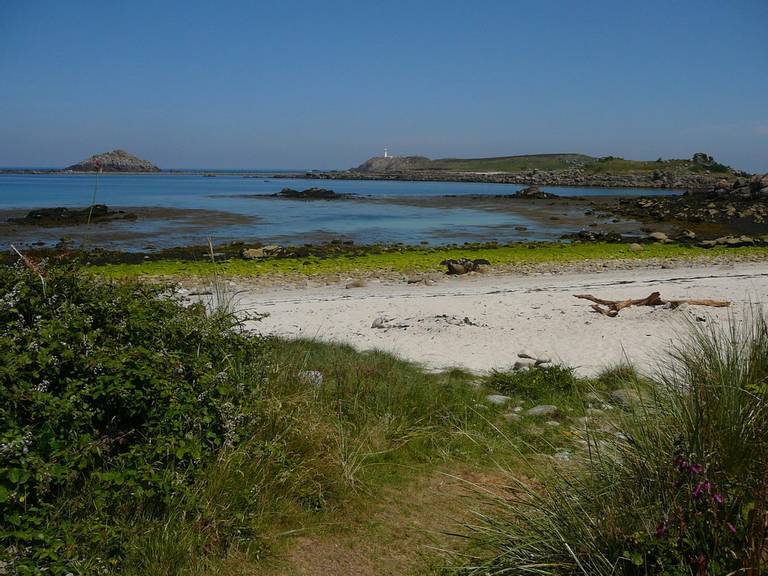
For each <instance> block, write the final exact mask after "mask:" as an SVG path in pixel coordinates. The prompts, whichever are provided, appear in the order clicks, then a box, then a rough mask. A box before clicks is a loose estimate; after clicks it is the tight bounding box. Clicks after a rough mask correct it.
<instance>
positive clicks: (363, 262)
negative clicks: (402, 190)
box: [88, 243, 768, 278]
mask: <svg viewBox="0 0 768 576" xmlns="http://www.w3.org/2000/svg"><path fill="white" fill-rule="evenodd" d="M767 255H768V248H766V247H740V248H726V247H722V246H718V247H714V248H709V249H707V248H699V247H695V246H686V245H681V244H647V245H645V249H644V250H643V251H641V252H632V251H630V250H629V247H628V246H627V245H626V244H608V243H583V244H582V243H570V244H560V243H531V244H527V243H526V244H512V245H508V246H499V247H482V248H476V247H471V246H468V247H464V248H461V247H456V248H436V249H420V248H413V247H407V248H406V247H403V248H402V249H398V250H396V251H386V252H380V253H377V252H371V253H364V254H350V255H336V256H330V257H307V258H274V259H268V260H241V259H232V260H226V261H222V262H216V263H213V262H210V261H208V260H205V259H201V260H200V261H196V262H189V261H179V260H157V261H148V262H144V263H140V264H104V265H95V266H90V267H89V268H88V269H89V270H90V271H92V272H93V273H95V274H98V275H99V276H103V277H107V278H137V277H163V276H186V277H190V276H193V277H210V276H211V275H212V274H214V273H218V274H220V275H223V276H267V275H289V276H299V277H302V276H316V275H329V274H355V273H364V272H370V271H389V272H402V273H409V272H426V271H435V270H443V267H442V266H441V265H440V262H442V261H443V260H446V259H452V258H453V259H456V258H462V257H469V258H473V259H474V258H485V259H487V260H488V261H490V262H491V264H492V265H493V266H515V265H534V264H540V263H547V262H561V263H568V262H580V261H588V260H617V259H627V260H644V259H649V258H707V257H715V256H724V257H733V258H738V257H755V258H758V257H759V258H762V257H765V256H767Z"/></svg>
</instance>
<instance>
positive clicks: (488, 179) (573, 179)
mask: <svg viewBox="0 0 768 576" xmlns="http://www.w3.org/2000/svg"><path fill="white" fill-rule="evenodd" d="M416 158H419V157H416ZM372 160H373V159H372ZM388 160H389V159H388ZM392 160H404V159H403V158H400V159H392ZM368 162H370V160H369V161H368ZM393 166H397V164H396V163H395V164H393ZM274 177H275V178H289V177H290V178H295V175H281V174H276V175H275V176H274ZM302 177H303V178H306V179H310V180H403V181H411V182H482V183H488V184H525V185H528V186H576V187H581V188H583V187H587V188H588V187H594V188H669V189H685V190H708V189H711V188H712V186H713V185H714V184H715V183H716V182H717V181H718V180H720V179H722V177H723V176H722V175H717V174H708V173H706V171H704V172H701V173H693V172H688V173H685V172H676V171H664V170H658V171H656V172H644V173H630V174H611V173H592V172H589V171H588V170H585V169H583V168H569V169H566V170H526V171H523V172H495V173H481V172H449V171H444V170H421V169H418V170H402V169H396V168H389V169H381V170H372V169H366V170H360V168H359V167H358V168H356V169H355V170H350V171H343V172H308V173H306V174H304V175H303V176H302Z"/></svg>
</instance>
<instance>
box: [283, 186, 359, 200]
mask: <svg viewBox="0 0 768 576" xmlns="http://www.w3.org/2000/svg"><path fill="white" fill-rule="evenodd" d="M274 196H277V197H278V198H288V199H290V200H342V199H344V198H351V197H352V196H353V194H339V193H338V192H334V191H333V190H328V189H327V188H316V187H314V188H307V189H306V190H301V191H299V190H294V189H293V188H283V189H282V190H280V192H278V193H277V194H274Z"/></svg>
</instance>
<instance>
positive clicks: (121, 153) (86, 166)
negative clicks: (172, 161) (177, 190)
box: [67, 150, 160, 172]
mask: <svg viewBox="0 0 768 576" xmlns="http://www.w3.org/2000/svg"><path fill="white" fill-rule="evenodd" d="M67 170H71V171H72V172H98V171H99V170H101V171H102V172H160V168H158V167H157V166H155V165H154V164H152V163H151V162H150V161H149V160H142V159H141V158H137V157H136V156H134V155H133V154H129V153H128V152H126V151H125V150H112V152H103V153H101V154H94V155H93V156H91V157H90V158H88V159H86V160H83V161H82V162H78V163H77V164H73V165H72V166H69V167H67Z"/></svg>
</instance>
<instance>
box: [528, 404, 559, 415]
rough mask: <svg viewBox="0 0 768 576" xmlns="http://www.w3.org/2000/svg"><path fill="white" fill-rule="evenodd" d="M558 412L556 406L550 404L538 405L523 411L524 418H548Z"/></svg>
mask: <svg viewBox="0 0 768 576" xmlns="http://www.w3.org/2000/svg"><path fill="white" fill-rule="evenodd" d="M557 412H558V408H557V406H553V405H552V404H539V405H538V406H534V407H533V408H529V409H528V410H526V411H525V415H526V416H549V415H550V414H556V413H557Z"/></svg>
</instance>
